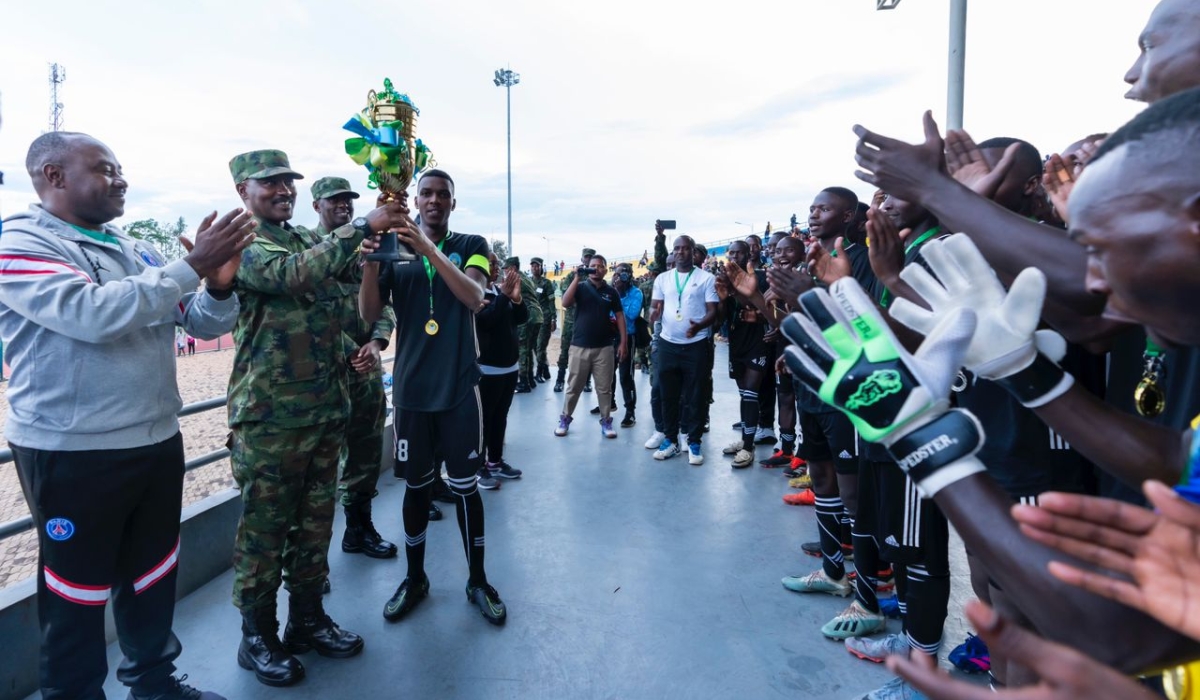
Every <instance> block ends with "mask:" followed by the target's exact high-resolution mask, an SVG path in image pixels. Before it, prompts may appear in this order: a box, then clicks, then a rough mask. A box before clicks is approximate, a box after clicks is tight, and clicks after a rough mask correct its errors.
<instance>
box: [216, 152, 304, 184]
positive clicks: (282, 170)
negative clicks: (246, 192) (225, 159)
mask: <svg viewBox="0 0 1200 700" xmlns="http://www.w3.org/2000/svg"><path fill="white" fill-rule="evenodd" d="M229 174H231V175H233V182H234V184H241V183H243V182H245V181H246V180H263V179H265V178H268V177H275V176H276V175H291V176H292V177H294V178H296V179H297V180H303V179H304V176H303V175H301V174H300V173H298V172H296V171H295V170H292V165H291V164H290V163H288V157H287V154H286V153H284V152H283V151H276V150H266V151H250V152H249V153H242V154H240V155H236V156H234V157H233V159H232V160H230V161H229Z"/></svg>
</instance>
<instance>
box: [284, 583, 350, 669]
mask: <svg viewBox="0 0 1200 700" xmlns="http://www.w3.org/2000/svg"><path fill="white" fill-rule="evenodd" d="M283 646H284V648H286V649H287V650H288V651H290V652H292V653H293V654H303V653H305V652H307V651H315V652H317V653H318V654H320V655H321V656H327V657H329V658H331V659H346V658H349V657H351V656H357V655H358V654H360V653H362V650H363V640H362V637H360V636H358V635H357V634H355V633H353V632H348V631H346V630H344V629H342V628H341V627H338V626H337V624H336V623H335V622H334V621H333V620H331V619H329V616H328V615H326V614H325V607H324V606H323V605H322V604H321V596H319V595H311V594H303V595H300V594H295V593H293V594H292V597H291V598H290V599H289V600H288V622H287V627H286V628H284V630H283Z"/></svg>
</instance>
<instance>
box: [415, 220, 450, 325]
mask: <svg viewBox="0 0 1200 700" xmlns="http://www.w3.org/2000/svg"><path fill="white" fill-rule="evenodd" d="M453 235H454V234H452V233H450V232H449V231H447V232H446V237H445V238H443V239H442V240H440V241H438V244H437V249H438V250H439V251H441V250H442V246H444V245H446V241H448V240H450V236H453ZM421 262H422V263H424V264H425V276H426V277H428V278H429V322H428V323H426V324H425V335H437V332H438V322H437V321H435V320H434V319H433V278H434V277H437V268H435V267H434V266H433V263H431V262H429V256H427V255H423V256H421Z"/></svg>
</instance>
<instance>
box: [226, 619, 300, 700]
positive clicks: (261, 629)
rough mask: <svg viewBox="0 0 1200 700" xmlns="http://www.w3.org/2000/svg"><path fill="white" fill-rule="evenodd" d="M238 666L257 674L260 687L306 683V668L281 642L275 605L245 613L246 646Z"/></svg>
mask: <svg viewBox="0 0 1200 700" xmlns="http://www.w3.org/2000/svg"><path fill="white" fill-rule="evenodd" d="M237 661H238V666H241V667H242V668H244V669H246V670H248V671H254V677H255V678H257V679H258V682H259V683H262V684H264V685H271V686H276V687H282V686H285V685H293V684H295V683H299V682H300V681H301V680H303V679H304V664H302V663H300V659H297V658H296V657H294V656H292V655H291V654H289V653H288V652H287V650H286V649H284V648H283V643H282V642H280V641H279V620H277V619H276V618H275V604H274V603H272V604H271V605H270V606H269V607H266V608H260V609H258V610H243V611H242V643H241V645H240V646H239V647H238V654H237Z"/></svg>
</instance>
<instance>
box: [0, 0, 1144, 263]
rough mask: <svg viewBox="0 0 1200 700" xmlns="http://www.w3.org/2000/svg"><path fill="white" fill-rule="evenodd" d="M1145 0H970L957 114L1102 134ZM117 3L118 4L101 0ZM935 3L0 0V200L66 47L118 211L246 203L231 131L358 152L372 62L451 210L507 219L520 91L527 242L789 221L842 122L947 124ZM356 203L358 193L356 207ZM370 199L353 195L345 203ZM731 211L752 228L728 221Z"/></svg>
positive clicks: (572, 244) (1046, 132)
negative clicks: (347, 125) (407, 113)
mask: <svg viewBox="0 0 1200 700" xmlns="http://www.w3.org/2000/svg"><path fill="white" fill-rule="evenodd" d="M1154 4H1155V3H1154V2H1153V0H1122V1H1121V2H1111V3H1097V2H1094V1H1092V2H1085V1H1084V0H977V1H976V2H974V3H972V4H971V6H970V11H969V15H968V27H967V77H966V108H965V126H966V128H967V129H968V130H969V131H970V132H971V133H972V135H974V136H975V137H976V138H977V139H980V140H982V139H984V138H988V137H992V136H1016V137H1020V138H1024V139H1026V140H1028V141H1031V142H1032V143H1033V144H1034V145H1035V146H1037V147H1038V148H1039V149H1040V150H1041V151H1042V152H1043V154H1045V153H1047V152H1053V151H1057V150H1060V149H1062V148H1063V147H1064V146H1066V145H1067V144H1069V143H1070V142H1072V141H1074V140H1076V139H1077V138H1080V137H1082V136H1084V135H1086V134H1089V133H1093V132H1097V131H1111V130H1113V129H1115V128H1116V127H1118V126H1120V125H1121V124H1122V123H1124V122H1125V121H1127V120H1128V119H1129V118H1130V117H1132V116H1133V115H1134V114H1135V113H1136V112H1137V111H1138V110H1139V109H1141V106H1140V105H1138V104H1135V103H1131V102H1128V101H1126V100H1124V99H1123V98H1122V95H1123V94H1124V92H1125V90H1126V88H1127V86H1126V85H1125V84H1124V83H1123V82H1122V76H1123V75H1124V74H1125V71H1126V70H1127V69H1128V67H1129V65H1130V64H1131V63H1132V62H1133V60H1134V59H1135V57H1136V55H1137V36H1138V33H1139V32H1140V31H1141V28H1142V26H1143V25H1144V24H1145V21H1146V19H1147V18H1148V17H1149V15H1150V10H1151V9H1152V8H1153V6H1154ZM117 8H119V9H117ZM948 8H949V2H948V0H904V1H903V2H902V3H901V5H900V7H899V8H898V9H896V10H893V11H889V12H877V11H876V10H875V1H874V0H791V1H787V0H774V1H771V2H767V1H762V0H741V2H737V3H722V4H715V3H679V2H664V1H662V0H636V1H635V0H608V1H607V2H603V3H581V2H557V1H555V2H552V1H550V0H509V1H508V2H488V1H485V0H460V1H459V2H447V3H437V2H425V3H407V2H406V3H403V4H401V3H386V2H362V1H359V0H347V1H345V2H341V3H337V9H335V5H334V3H328V2H311V1H309V0H276V1H275V2H270V3H266V2H257V1H255V0H241V1H240V2H233V1H231V0H212V1H207V2H206V1H204V0H200V1H199V2H193V3H188V4H184V3H174V2H147V1H143V0H127V1H126V2H123V3H119V4H118V5H113V4H112V3H97V2H90V1H89V2H83V1H82V0H58V1H56V2H52V3H51V2H41V3H33V2H22V3H6V6H5V8H4V10H3V18H4V24H5V27H6V28H7V29H8V31H6V32H5V40H4V44H5V45H4V51H3V54H0V94H2V99H3V102H2V109H3V127H2V128H0V171H3V172H4V173H5V180H6V185H5V186H4V187H3V188H0V212H2V213H5V214H10V213H13V212H15V211H17V210H19V209H23V208H24V207H25V206H27V204H28V203H29V202H31V201H34V200H35V198H34V196H33V192H32V187H31V185H30V183H29V179H28V177H27V176H26V174H25V172H24V165H23V164H24V158H25V152H26V150H27V148H28V146H29V143H30V141H31V140H32V139H33V138H35V137H36V136H37V135H38V134H40V133H42V132H43V131H44V130H46V129H47V128H48V126H47V125H48V117H49V102H50V100H49V87H48V82H47V75H48V64H49V63H51V62H58V63H59V64H61V65H63V66H65V67H66V71H67V80H66V83H65V84H64V85H63V86H62V93H61V100H62V101H63V103H64V104H65V119H64V124H63V126H64V128H65V129H67V130H72V131H84V132H87V133H90V134H92V135H93V136H95V137H97V138H99V139H100V140H102V141H104V142H106V143H107V144H108V145H109V146H110V147H111V148H112V149H113V151H114V152H115V153H116V155H117V157H118V159H119V160H120V161H121V162H122V165H123V166H124V169H125V174H126V176H127V178H128V180H129V185H130V186H129V194H128V203H127V206H126V216H125V218H124V219H122V220H121V221H118V222H117V223H127V222H129V221H133V220H135V219H140V218H146V217H154V218H157V219H163V220H174V219H175V218H177V217H179V216H183V217H185V218H186V219H187V221H188V223H189V224H190V225H191V226H193V227H194V226H195V225H196V224H197V223H198V222H199V220H200V219H201V218H202V217H203V216H204V215H205V214H206V213H208V212H209V211H211V210H213V209H219V210H221V211H222V212H224V211H227V210H229V209H231V208H233V207H235V206H238V205H239V204H240V201H239V200H238V198H237V195H236V193H235V192H234V189H233V185H232V182H231V180H230V176H229V170H228V161H229V158H230V157H231V156H233V155H235V154H237V153H240V152H243V151H248V150H253V149H259V148H280V149H283V150H285V151H286V152H287V153H288V154H289V155H290V157H291V162H292V166H293V167H294V168H295V169H297V170H298V171H300V172H302V173H304V174H305V175H306V176H307V179H306V180H304V181H302V182H300V183H299V184H300V186H301V189H300V196H299V201H298V203H297V212H298V216H297V218H296V219H295V223H299V224H313V223H315V220H316V216H315V214H314V213H313V212H312V210H311V207H310V202H311V197H310V196H309V193H308V185H309V184H311V183H312V181H313V180H315V179H316V178H317V177H320V176H323V175H342V176H345V177H348V178H350V180H351V182H352V183H353V184H354V185H355V187H356V188H359V189H360V191H363V192H365V191H366V190H365V181H366V177H365V176H366V170H365V169H364V168H359V167H357V166H355V165H354V164H353V163H352V162H351V161H350V160H349V158H348V157H347V156H346V155H345V153H344V151H343V146H342V143H343V140H344V139H345V138H346V137H347V136H349V135H350V134H349V132H345V131H342V129H341V125H342V124H343V123H344V122H345V121H346V119H347V118H349V117H350V116H351V115H352V114H353V113H354V112H356V111H358V110H359V109H361V108H362V106H363V105H364V103H365V95H366V92H367V90H368V89H370V88H372V87H376V88H380V87H382V81H383V78H384V77H385V76H387V77H390V78H391V79H392V80H393V82H394V83H395V85H396V87H397V89H399V90H400V91H402V92H406V93H408V94H409V95H410V96H411V97H412V98H413V100H414V101H415V102H416V104H417V106H418V107H419V108H420V109H421V118H420V121H419V123H418V135H419V136H421V138H422V139H423V140H424V141H425V142H426V143H427V144H428V145H429V146H430V147H431V148H432V149H433V152H434V155H435V158H436V159H437V161H438V164H439V166H440V167H442V168H444V169H445V170H447V171H448V172H449V173H450V174H451V175H452V176H453V177H454V178H455V181H456V183H457V185H458V190H457V195H458V209H457V211H456V212H455V214H454V216H453V218H452V220H451V227H452V228H453V229H455V230H458V231H466V232H471V233H479V234H482V235H485V236H488V237H496V238H501V239H503V238H504V237H505V236H506V232H507V229H506V226H507V224H506V221H507V220H506V211H505V118H504V89H503V88H497V87H495V86H494V85H493V84H492V75H493V72H494V71H495V69H497V68H501V67H511V68H512V69H513V70H515V71H517V72H518V73H520V75H521V83H520V85H518V86H516V87H514V88H513V90H512V112H513V115H512V117H513V134H512V137H513V154H512V159H513V239H514V248H515V250H516V252H517V253H518V254H520V255H522V257H523V258H524V259H528V257H530V256H533V255H540V256H543V257H544V256H546V255H547V254H548V255H549V256H550V257H551V258H553V259H565V260H568V261H569V260H573V259H575V258H576V256H577V255H578V251H579V249H580V248H581V247H582V246H584V245H590V246H593V247H595V248H597V249H599V250H600V251H601V252H604V253H607V254H609V255H610V257H616V256H621V255H629V254H635V253H636V254H640V253H641V251H642V250H643V249H645V248H647V247H649V246H650V245H651V243H652V238H653V224H654V220H655V219H656V218H664V219H666V218H673V219H677V220H678V221H679V228H680V230H681V231H684V232H687V233H690V234H692V235H694V236H695V237H696V238H697V240H700V241H713V240H719V239H727V238H730V237H733V236H739V235H744V234H745V233H748V232H749V231H750V230H751V228H752V227H753V228H754V229H755V230H762V228H763V227H764V226H765V224H766V222H767V221H768V220H769V221H770V222H771V223H772V224H773V225H774V226H775V227H777V228H778V227H780V226H783V225H786V223H787V220H788V218H789V217H790V216H791V215H792V214H793V213H795V214H797V215H798V216H799V217H800V218H801V219H802V220H803V219H804V218H805V216H806V214H807V208H808V205H809V203H810V202H811V200H812V197H813V195H814V194H815V193H816V192H817V191H819V190H820V189H821V188H822V187H825V186H828V185H842V186H848V187H851V188H852V189H854V190H855V191H856V192H858V193H859V196H860V197H868V196H869V195H870V193H871V191H870V188H869V187H868V186H867V185H866V184H865V183H862V182H860V181H858V180H856V179H855V178H854V176H853V171H854V160H853V155H854V154H853V148H854V143H855V139H854V136H853V134H852V133H851V131H850V128H851V126H852V125H853V124H854V123H856V122H858V123H862V124H864V125H865V126H867V127H868V128H870V129H872V130H875V131H878V132H881V133H884V134H887V135H890V136H896V137H901V138H905V139H907V140H916V139H917V138H919V137H920V134H921V112H922V111H923V110H924V109H926V108H931V109H933V111H934V115H935V117H936V118H937V119H938V121H939V123H940V124H943V125H944V121H945V112H946V64H947V60H946V50H947V28H948V23H949V18H948ZM364 204H365V203H364ZM362 210H363V207H360V211H362ZM736 221H740V222H743V223H742V225H738V224H735V223H734V222H736Z"/></svg>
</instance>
